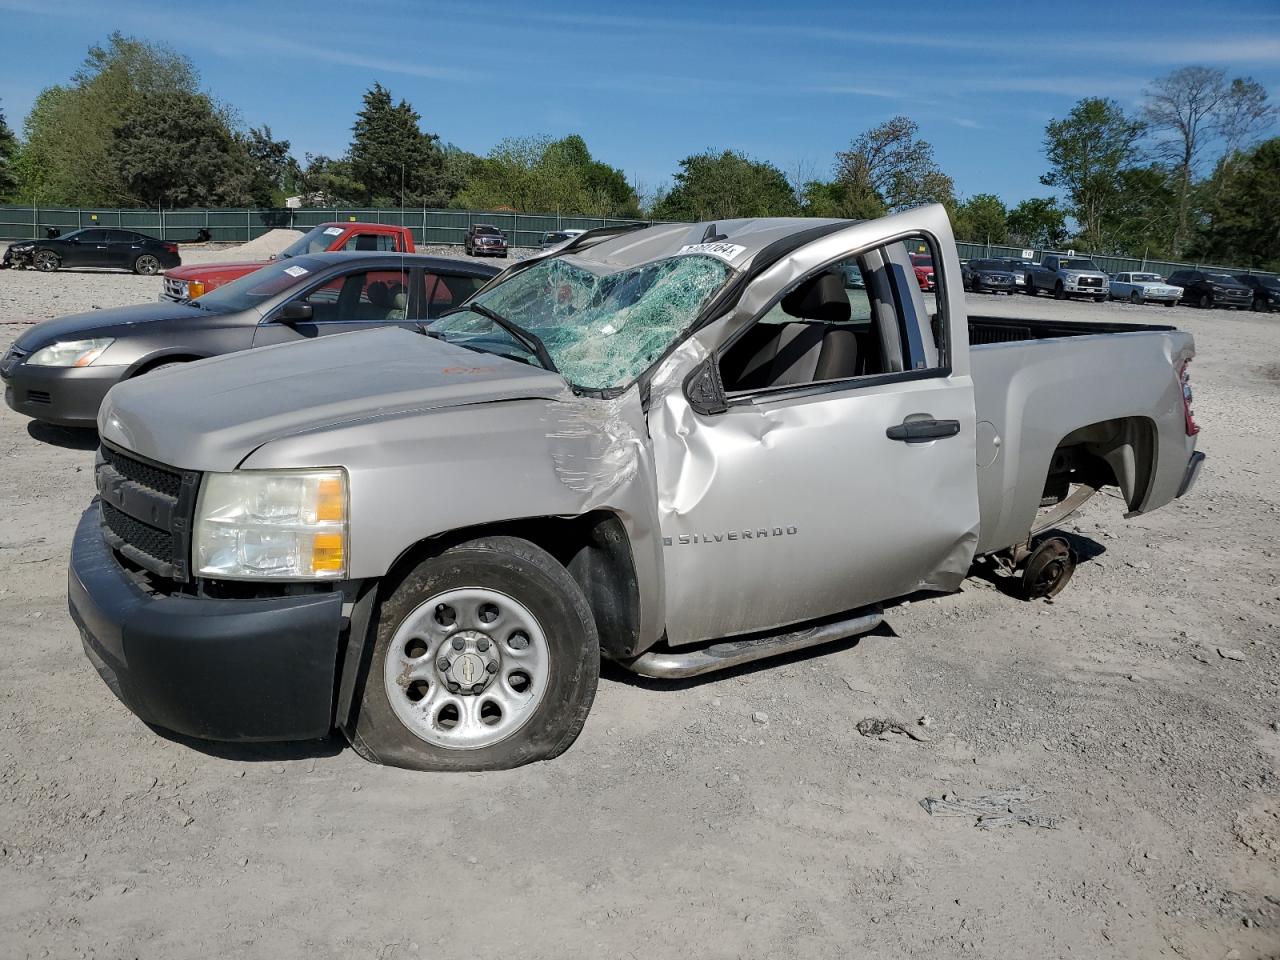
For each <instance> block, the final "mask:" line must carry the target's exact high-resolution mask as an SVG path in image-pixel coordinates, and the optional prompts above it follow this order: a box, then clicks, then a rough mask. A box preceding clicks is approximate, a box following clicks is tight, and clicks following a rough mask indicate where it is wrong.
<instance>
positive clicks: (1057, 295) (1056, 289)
mask: <svg viewBox="0 0 1280 960" xmlns="http://www.w3.org/2000/svg"><path fill="white" fill-rule="evenodd" d="M1053 299H1055V300H1065V299H1067V291H1066V290H1065V289H1064V288H1063V286H1062V281H1061V280H1059V281H1058V282H1057V283H1055V284H1054V285H1053Z"/></svg>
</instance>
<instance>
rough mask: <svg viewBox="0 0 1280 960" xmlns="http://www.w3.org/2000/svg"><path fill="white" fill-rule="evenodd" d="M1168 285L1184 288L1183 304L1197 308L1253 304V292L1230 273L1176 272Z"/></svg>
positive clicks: (1172, 274)
mask: <svg viewBox="0 0 1280 960" xmlns="http://www.w3.org/2000/svg"><path fill="white" fill-rule="evenodd" d="M1165 282H1166V283H1170V284H1172V285H1173V286H1175V287H1181V288H1182V302H1183V303H1191V304H1195V305H1196V306H1197V307H1202V308H1204V309H1206V310H1207V309H1208V308H1209V307H1236V308H1237V309H1241V310H1243V309H1244V308H1245V307H1247V306H1249V305H1250V304H1252V303H1253V291H1252V290H1251V289H1249V288H1248V287H1246V286H1245V285H1244V284H1243V283H1241V282H1240V281H1239V280H1237V279H1236V278H1235V277H1233V276H1231V274H1229V273H1214V272H1212V271H1209V270H1175V271H1174V272H1173V273H1171V274H1169V278H1168V280H1166V281H1165Z"/></svg>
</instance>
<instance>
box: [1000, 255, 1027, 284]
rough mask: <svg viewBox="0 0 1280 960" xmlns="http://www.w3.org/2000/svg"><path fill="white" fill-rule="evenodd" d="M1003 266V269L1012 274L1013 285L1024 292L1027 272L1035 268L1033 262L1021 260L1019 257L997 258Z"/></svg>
mask: <svg viewBox="0 0 1280 960" xmlns="http://www.w3.org/2000/svg"><path fill="white" fill-rule="evenodd" d="M997 259H999V260H1000V262H1001V263H1003V264H1004V265H1005V269H1006V270H1008V271H1009V272H1010V273H1012V274H1013V285H1014V286H1015V287H1017V288H1018V289H1019V290H1021V291H1023V292H1025V291H1026V289H1027V271H1028V270H1030V269H1031V268H1032V267H1034V266H1035V261H1034V260H1023V259H1022V258H1021V257H999V258H997Z"/></svg>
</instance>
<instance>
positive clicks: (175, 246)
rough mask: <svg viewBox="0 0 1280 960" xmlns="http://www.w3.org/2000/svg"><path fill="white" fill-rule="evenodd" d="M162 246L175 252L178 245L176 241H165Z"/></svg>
mask: <svg viewBox="0 0 1280 960" xmlns="http://www.w3.org/2000/svg"><path fill="white" fill-rule="evenodd" d="M164 248H165V249H166V250H168V251H169V252H170V253H177V252H178V245H177V244H176V243H166V244H165V245H164Z"/></svg>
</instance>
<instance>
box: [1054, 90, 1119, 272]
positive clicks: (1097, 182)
mask: <svg viewBox="0 0 1280 960" xmlns="http://www.w3.org/2000/svg"><path fill="white" fill-rule="evenodd" d="M1142 130H1143V126H1142V124H1141V123H1140V122H1139V121H1137V120H1132V119H1130V118H1129V117H1127V116H1125V113H1124V111H1123V110H1122V109H1121V108H1120V105H1119V104H1118V103H1116V102H1115V101H1114V100H1108V99H1104V98H1099V97H1090V98H1086V99H1084V100H1080V101H1079V102H1077V103H1076V105H1075V106H1074V107H1073V108H1072V109H1071V112H1070V113H1069V114H1068V115H1067V117H1066V118H1065V119H1063V120H1051V121H1050V122H1049V124H1048V126H1046V127H1045V131H1044V152H1045V156H1046V157H1047V158H1048V160H1049V165H1050V170H1049V172H1048V173H1045V174H1044V175H1043V176H1041V177H1040V182H1041V183H1043V184H1044V185H1045V186H1047V187H1062V188H1063V189H1064V190H1066V193H1067V197H1068V199H1069V201H1070V207H1069V208H1068V209H1069V212H1070V214H1071V216H1072V217H1073V218H1074V219H1075V221H1076V223H1077V224H1079V226H1080V243H1081V244H1082V245H1083V246H1084V247H1085V248H1087V249H1089V250H1097V249H1100V248H1101V247H1102V246H1103V242H1104V239H1105V237H1104V233H1105V230H1106V220H1107V217H1108V215H1109V214H1110V212H1111V210H1112V208H1113V207H1114V205H1115V202H1116V198H1117V195H1118V192H1119V190H1120V171H1122V170H1124V169H1125V168H1127V167H1129V166H1131V165H1132V163H1133V161H1134V159H1135V158H1136V156H1137V141H1138V138H1139V136H1140V135H1141V134H1142Z"/></svg>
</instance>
